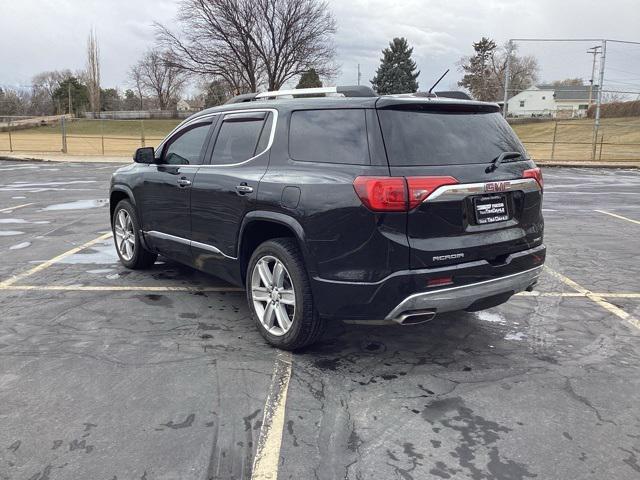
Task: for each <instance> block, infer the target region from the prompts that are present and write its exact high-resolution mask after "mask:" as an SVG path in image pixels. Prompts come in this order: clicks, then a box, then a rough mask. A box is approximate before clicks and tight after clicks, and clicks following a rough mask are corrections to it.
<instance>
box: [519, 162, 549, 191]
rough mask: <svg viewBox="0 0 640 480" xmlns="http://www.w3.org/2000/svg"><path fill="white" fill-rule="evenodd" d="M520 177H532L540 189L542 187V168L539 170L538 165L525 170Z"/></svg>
mask: <svg viewBox="0 0 640 480" xmlns="http://www.w3.org/2000/svg"><path fill="white" fill-rule="evenodd" d="M522 178H534V179H535V180H536V182H538V185H540V188H541V189H542V188H544V180H543V179H542V170H540V168H538V167H536V168H530V169H529V170H525V171H524V172H523V173H522Z"/></svg>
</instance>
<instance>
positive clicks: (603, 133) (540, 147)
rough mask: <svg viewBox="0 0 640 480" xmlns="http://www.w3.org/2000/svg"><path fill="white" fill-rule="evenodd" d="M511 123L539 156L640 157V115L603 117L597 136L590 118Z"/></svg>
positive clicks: (607, 159)
mask: <svg viewBox="0 0 640 480" xmlns="http://www.w3.org/2000/svg"><path fill="white" fill-rule="evenodd" d="M512 127H513V128H514V130H515V131H516V133H517V134H518V136H519V137H520V140H522V143H524V145H525V147H526V148H527V150H528V151H529V153H530V154H531V155H532V156H533V158H534V159H536V160H547V161H549V160H554V161H578V162H580V161H585V162H586V161H601V162H616V163H623V162H638V161H640V117H635V118H633V117H630V118H607V119H603V120H601V124H600V128H599V129H598V134H597V138H596V137H595V136H594V128H593V120H591V119H584V120H560V119H558V120H546V121H544V120H539V121H529V122H523V123H520V122H513V123H512Z"/></svg>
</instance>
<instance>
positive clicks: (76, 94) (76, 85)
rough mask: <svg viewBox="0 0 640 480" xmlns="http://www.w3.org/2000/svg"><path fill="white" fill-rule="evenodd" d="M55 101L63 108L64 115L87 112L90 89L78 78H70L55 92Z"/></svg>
mask: <svg viewBox="0 0 640 480" xmlns="http://www.w3.org/2000/svg"><path fill="white" fill-rule="evenodd" d="M69 94H71V109H72V110H73V111H72V112H69ZM53 99H54V101H55V102H56V103H58V104H59V105H60V106H61V107H62V111H63V112H64V113H76V115H77V114H78V113H79V112H82V111H85V110H86V108H87V105H88V104H89V89H88V88H87V86H86V85H84V84H83V83H81V82H80V80H78V79H77V78H76V77H69V78H67V79H65V80H63V81H62V82H60V85H59V86H58V88H56V89H55V91H54V92H53Z"/></svg>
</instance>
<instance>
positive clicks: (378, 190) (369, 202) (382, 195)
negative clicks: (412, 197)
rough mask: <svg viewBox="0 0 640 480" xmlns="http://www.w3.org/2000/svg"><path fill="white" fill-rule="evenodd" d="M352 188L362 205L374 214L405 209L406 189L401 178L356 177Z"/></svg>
mask: <svg viewBox="0 0 640 480" xmlns="http://www.w3.org/2000/svg"><path fill="white" fill-rule="evenodd" d="M353 188H355V190H356V193H357V194H358V197H360V200H361V201H362V203H363V204H364V205H365V206H366V207H367V208H369V209H370V210H373V211H375V212H404V211H405V210H406V209H407V187H406V184H405V181H404V178H402V177H358V178H356V179H355V180H354V181H353Z"/></svg>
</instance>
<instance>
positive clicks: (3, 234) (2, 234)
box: [0, 230, 24, 237]
mask: <svg viewBox="0 0 640 480" xmlns="http://www.w3.org/2000/svg"><path fill="white" fill-rule="evenodd" d="M23 233H24V232H19V231H17V230H0V237H10V236H12V235H22V234H23Z"/></svg>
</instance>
